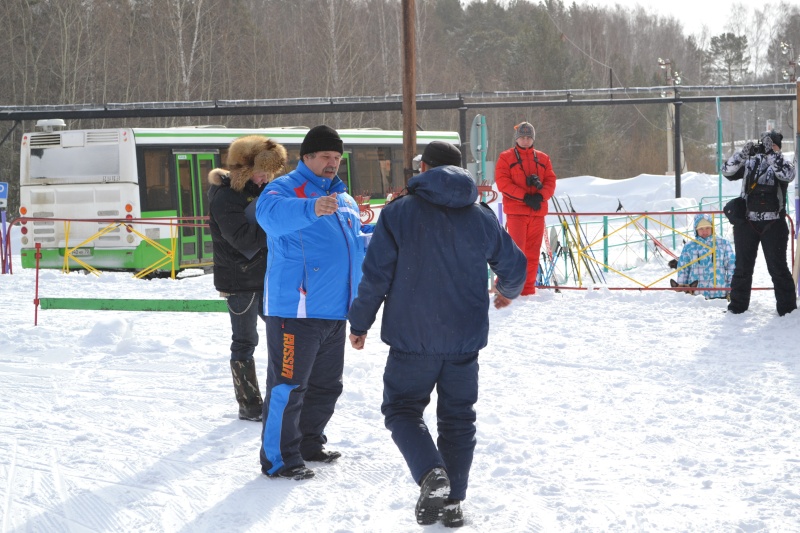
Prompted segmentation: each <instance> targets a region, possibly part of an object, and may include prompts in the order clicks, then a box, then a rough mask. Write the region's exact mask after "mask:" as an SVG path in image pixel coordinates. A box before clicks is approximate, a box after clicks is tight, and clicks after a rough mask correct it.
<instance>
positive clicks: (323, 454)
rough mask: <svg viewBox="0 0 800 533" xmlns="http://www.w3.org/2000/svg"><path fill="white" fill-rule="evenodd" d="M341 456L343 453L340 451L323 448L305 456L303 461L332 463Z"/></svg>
mask: <svg viewBox="0 0 800 533" xmlns="http://www.w3.org/2000/svg"><path fill="white" fill-rule="evenodd" d="M341 456H342V454H341V453H339V452H332V451H329V450H326V449H324V448H321V449H320V450H319V451H318V452H317V453H315V454H313V455H310V456H308V457H303V461H311V462H314V463H332V462H334V461H335V460H336V459H338V458H339V457H341Z"/></svg>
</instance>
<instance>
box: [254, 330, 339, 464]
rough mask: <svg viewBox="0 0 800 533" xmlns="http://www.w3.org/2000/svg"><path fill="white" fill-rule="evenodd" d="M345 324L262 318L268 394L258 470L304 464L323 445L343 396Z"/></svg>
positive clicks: (265, 400) (265, 402) (266, 395)
mask: <svg viewBox="0 0 800 533" xmlns="http://www.w3.org/2000/svg"><path fill="white" fill-rule="evenodd" d="M345 338H346V321H344V320H323V319H317V318H281V317H275V316H268V317H267V352H268V353H269V366H268V367H267V392H266V394H265V396H264V411H263V418H264V427H263V431H262V434H261V453H260V457H261V466H262V470H263V471H265V472H269V474H270V475H271V474H274V473H276V472H279V471H280V470H282V469H284V468H291V467H294V466H301V465H304V464H305V461H304V459H303V458H304V457H309V456H312V455H314V454H315V453H317V452H319V451H320V450H321V449H322V446H323V444H325V443H326V442H327V441H328V438H327V437H326V436H325V426H326V425H327V424H328V421H329V420H330V419H331V417H332V416H333V410H334V407H335V406H336V400H337V399H338V398H339V396H340V395H341V394H342V388H343V387H342V374H343V373H344V342H345Z"/></svg>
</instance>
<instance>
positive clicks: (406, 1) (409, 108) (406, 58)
mask: <svg viewBox="0 0 800 533" xmlns="http://www.w3.org/2000/svg"><path fill="white" fill-rule="evenodd" d="M402 10H403V106H402V109H403V177H404V179H405V183H406V184H408V180H410V179H411V177H412V176H413V175H414V170H413V168H412V166H411V160H412V159H414V156H415V155H416V151H417V71H416V62H417V53H416V48H415V39H416V34H415V24H416V2H415V0H403V4H402Z"/></svg>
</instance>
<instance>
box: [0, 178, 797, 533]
mask: <svg viewBox="0 0 800 533" xmlns="http://www.w3.org/2000/svg"><path fill="white" fill-rule="evenodd" d="M683 177H684V181H683V192H684V196H685V197H684V198H682V199H680V200H674V199H673V198H672V196H673V195H672V191H673V187H674V177H673V176H654V175H642V176H637V177H634V178H630V179H628V180H619V181H613V182H612V181H608V180H604V179H600V178H594V177H590V176H584V177H578V178H568V179H562V180H559V181H558V188H557V191H556V194H557V196H559V197H561V199H562V200H563V199H566V197H567V196H569V197H570V199H572V201H573V203H574V205H575V207H576V209H577V210H579V211H583V212H589V211H597V210H604V211H605V210H612V211H613V209H615V208H616V205H617V203H618V201H620V200H621V201H622V202H623V203H624V204H625V206H626V208H627V209H628V210H639V209H649V210H662V209H665V208H666V209H668V208H669V206H675V207H687V206H691V205H693V204H695V203H696V202H695V201H694V200H693V199H695V200H696V199H698V198H700V197H701V196H709V195H714V194H716V191H717V176H707V175H704V174H694V173H687V174H684V176H683ZM736 190H737V189H736V187H733V188H730V187H729V186H728V185H726V189H725V194H726V195H727V194H735V192H736ZM650 257H651V260H650V261H647V262H640V263H639V264H638V266H636V267H635V268H634V269H632V270H630V271H626V274H628V275H630V276H632V277H636V278H640V279H645V278H649V279H656V278H657V277H661V276H664V275H666V274H668V272H669V271H668V270H666V267H665V266H664V260H663V258H661V257H659V256H658V255H656V254H651V255H650ZM13 260H14V273H13V274H12V275H0V302H2V307H3V310H4V313H3V319H2V326H0V390H2V396H3V398H2V401H0V533H22V532H48V533H49V532H70V533H72V532H74V533H88V532H101V531H102V532H126V533H127V532H131V531H137V532H180V533H184V532H186V533H188V532H192V533H194V532H227V531H231V532H264V531H274V532H278V531H281V532H284V531H291V532H316V533H322V532H325V533H331V532H335V533H351V532H352V533H356V532H369V533H375V532H388V533H395V532H396V533H406V532H423V531H426V532H435V531H444V530H445V528H444V527H443V526H442V525H441V524H436V525H433V526H425V527H424V526H419V525H417V524H416V521H415V519H414V505H415V503H416V499H417V497H418V494H419V489H418V487H417V486H416V485H415V484H414V482H413V481H412V479H411V477H410V475H409V473H408V470H407V468H406V465H405V463H404V461H403V459H402V457H401V455H400V453H399V452H398V450H397V448H396V447H395V445H394V443H393V442H392V439H391V437H390V434H389V432H388V430H386V429H385V428H384V426H383V419H382V416H381V413H380V403H381V395H382V373H383V367H384V363H385V359H386V355H387V352H388V348H387V346H385V345H383V344H382V343H381V342H380V340H379V338H380V335H379V333H380V317H378V320H377V322H376V326H375V327H374V328H373V329H372V330H371V331H370V334H369V337H368V338H367V344H366V347H365V349H364V350H363V351H359V352H356V351H354V350H352V349H350V348H349V347H347V348H346V353H345V370H344V393H343V394H342V396H341V397H340V399H339V401H338V404H337V408H336V412H335V414H334V416H333V418H332V420H331V422H330V424H329V425H328V428H327V436H328V439H329V442H328V445H327V447H328V448H329V449H331V450H337V451H340V452H341V453H342V458H341V459H340V460H339V461H338V462H336V463H333V464H325V465H319V466H317V465H316V464H315V465H313V468H315V470H316V473H317V475H316V477H315V478H314V479H311V480H307V481H302V482H295V481H288V480H278V479H269V478H266V477H264V476H263V475H261V473H260V470H259V461H258V448H259V445H260V439H259V435H260V424H258V423H254V422H247V421H240V420H238V419H237V418H236V413H237V408H236V404H235V401H234V395H233V387H232V382H231V376H230V369H229V364H228V358H229V351H228V348H229V343H230V341H229V336H230V323H229V321H228V317H227V316H225V314H224V313H156V312H153V313H145V312H131V311H128V312H113V311H106V312H101V311H65V310H58V309H47V310H42V309H39V311H38V316H37V318H38V325H36V326H35V325H34V317H35V306H34V304H33V300H34V297H35V294H36V293H35V289H36V284H37V280H36V275H35V271H33V270H24V269H22V268H21V267H20V265H19V256H18V255H14V256H13ZM612 283H613V284H623V283H625V281H624V279H622V280H620V279H617V280H612V279H609V285H611V284H612ZM755 285H756V286H757V287H769V286H770V281H769V277H768V275H767V272H766V266H765V264H764V262H763V258H762V256H761V254H759V260H758V263H757V265H756V273H755ZM658 286H659V287H661V286H664V287H666V286H668V284H667V280H666V279H665V280H664V281H663V283H661V284H659V285H658ZM38 287H39V296H40V297H81V298H143V299H159V298H186V299H213V298H215V297H217V294H216V292H215V291H214V288H213V283H212V277H211V275H201V272H200V271H188V273H187V275H185V276H184V277H182V279H177V280H170V279H156V280H136V279H134V278H133V276H132V275H131V274H129V273H111V272H104V273H102V274H101V275H100V276H99V277H96V276H92V275H86V274H82V273H80V272H75V271H73V272H72V273H69V274H64V273H61V272H60V271H53V270H50V271H42V272H41V273H40V275H39V280H38ZM592 288H593V290H591V291H577V290H562V291H561V292H555V291H553V290H549V289H540V290H539V291H538V292H537V294H536V295H533V296H528V297H522V298H519V299H517V300H515V301H514V302H513V304H512V305H511V306H509V307H507V308H505V309H502V310H495V309H494V308H491V309H489V311H488V312H489V317H490V335H489V344H488V346H487V347H486V348H485V349H484V350H482V351H481V354H480V359H479V361H480V391H481V392H480V398H479V401H478V403H477V405H476V411H477V447H476V450H475V459H474V463H473V468H472V474H471V479H470V486H469V490H468V494H467V499H466V501H465V502H464V504H463V509H464V513H465V520H466V525H465V526H464V527H463V528H462V529H461V531H464V532H492V533H495V532H665V531H675V532H684V531H690V532H702V533H714V532H720V533H722V532H725V533H729V532H733V531H739V532H747V533H755V532H778V531H780V532H782V533H785V532H798V531H800V449H799V448H798V445H797V444H798V442H800V358H798V355H797V350H798V348H797V347H798V346H800V312H795V313H792V314H789V315H787V316H784V317H778V315H777V313H776V311H775V299H774V296H773V294H772V293H771V291H765V290H762V291H754V292H753V297H752V304H751V308H750V310H749V311H748V312H746V313H744V314H741V315H731V314H727V313H726V312H725V302H724V301H721V300H704V299H702V298H700V297H696V296H690V295H687V294H680V293H674V292H670V291H650V292H647V291H612V290H608V289H606V288H604V287H603V286H602V285H599V284H597V285H593V286H592ZM418 312H425V310H424V309H420V310H418ZM261 341H262V342H261V344H260V345H259V347H258V349H257V351H256V365H257V369H258V374H259V380H260V382H261V384H262V387H263V384H264V381H265V379H266V367H265V361H266V346H265V343H264V337H263V335H262V339H261ZM262 390H263V389H262ZM434 396H435V395H434ZM433 401H434V404H435V397H434V400H433ZM426 420H427V422H428V424H429V426H430V427H432V428H434V431H435V415H434V413H433V410H432V408H430V407H429V408H428V410H427V411H426Z"/></svg>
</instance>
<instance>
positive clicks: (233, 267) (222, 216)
mask: <svg viewBox="0 0 800 533" xmlns="http://www.w3.org/2000/svg"><path fill="white" fill-rule="evenodd" d="M285 164H286V149H285V148H284V147H283V146H281V145H280V144H277V143H275V142H273V141H272V140H270V139H268V138H267V137H263V136H261V135H248V136H246V137H241V138H239V139H236V140H235V141H233V142H232V143H231V145H230V147H229V148H228V155H227V161H226V166H227V167H228V169H229V170H224V169H221V168H215V169H214V170H212V171H211V172H209V174H208V181H209V183H210V184H211V187H210V188H209V190H208V201H209V221H208V224H209V228H210V230H211V239H212V241H213V245H214V287H215V288H216V289H217V290H218V291H219V293H220V296H223V297H224V298H226V299H227V301H228V314H229V315H230V318H231V331H232V334H231V359H230V363H231V374H232V375H233V389H234V393H235V395H236V401H237V402H238V404H239V419H241V420H253V421H260V420H261V411H262V406H263V399H262V396H261V391H260V390H259V388H258V377H257V376H256V365H255V359H254V357H253V354H254V353H255V349H256V346H257V345H258V317H261V319H262V320H264V305H263V301H264V272H265V271H266V265H267V259H266V258H267V236H266V234H265V233H264V230H262V229H261V227H260V226H259V225H258V223H257V222H256V221H255V201H256V199H257V198H258V196H259V194H260V193H261V190H262V189H263V188H264V185H265V184H266V183H268V182H269V181H270V180H271V179H272V178H273V177H275V176H276V175H277V174H278V173H280V172H281V171H282V170H283V167H284V165H285Z"/></svg>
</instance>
